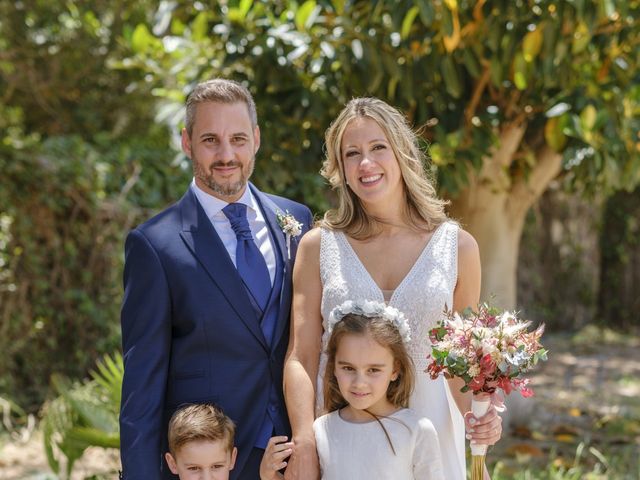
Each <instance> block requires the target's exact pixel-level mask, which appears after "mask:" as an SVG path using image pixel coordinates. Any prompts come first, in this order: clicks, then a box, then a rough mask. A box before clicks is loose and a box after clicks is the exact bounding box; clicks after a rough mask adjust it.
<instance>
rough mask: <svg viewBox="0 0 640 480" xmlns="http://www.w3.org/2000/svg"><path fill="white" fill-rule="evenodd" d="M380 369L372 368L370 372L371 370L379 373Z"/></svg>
mask: <svg viewBox="0 0 640 480" xmlns="http://www.w3.org/2000/svg"><path fill="white" fill-rule="evenodd" d="M379 371H380V369H379V368H370V369H369V372H371V373H378V372H379Z"/></svg>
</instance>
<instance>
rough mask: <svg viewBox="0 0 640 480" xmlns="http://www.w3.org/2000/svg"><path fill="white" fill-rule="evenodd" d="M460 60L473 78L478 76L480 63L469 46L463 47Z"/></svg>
mask: <svg viewBox="0 0 640 480" xmlns="http://www.w3.org/2000/svg"><path fill="white" fill-rule="evenodd" d="M462 61H463V63H464V66H465V67H466V69H467V71H468V72H469V73H470V74H471V76H472V77H473V78H478V77H479V76H480V73H481V72H480V69H481V67H480V63H479V62H478V60H477V59H476V56H475V54H474V53H473V50H472V49H471V48H465V49H464V52H463V53H462Z"/></svg>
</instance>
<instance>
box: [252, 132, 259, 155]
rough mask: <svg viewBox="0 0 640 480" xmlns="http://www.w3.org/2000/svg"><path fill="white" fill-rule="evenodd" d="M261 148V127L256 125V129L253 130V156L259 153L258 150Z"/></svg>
mask: <svg viewBox="0 0 640 480" xmlns="http://www.w3.org/2000/svg"><path fill="white" fill-rule="evenodd" d="M259 148H260V127H259V126H257V125H256V128H254V129H253V154H254V155H255V154H256V153H258V149H259Z"/></svg>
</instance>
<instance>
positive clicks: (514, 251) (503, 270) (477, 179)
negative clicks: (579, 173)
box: [449, 124, 562, 309]
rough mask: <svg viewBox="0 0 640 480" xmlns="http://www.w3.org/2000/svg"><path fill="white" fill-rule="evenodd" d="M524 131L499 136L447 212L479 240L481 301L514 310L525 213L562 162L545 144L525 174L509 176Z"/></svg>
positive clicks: (513, 128) (513, 130)
mask: <svg viewBox="0 0 640 480" xmlns="http://www.w3.org/2000/svg"><path fill="white" fill-rule="evenodd" d="M525 130H526V125H525V124H520V125H510V126H508V127H507V128H505V129H504V130H503V131H502V132H501V134H500V141H499V146H498V147H497V148H496V149H494V150H493V151H492V152H490V156H487V157H486V158H485V159H484V163H483V166H482V168H481V170H480V171H479V172H476V171H470V172H469V178H470V180H469V185H468V186H467V187H466V188H465V189H464V190H463V191H462V192H461V194H460V195H459V196H458V197H456V198H454V199H452V202H451V207H450V209H449V213H450V215H451V216H452V217H453V218H455V219H457V220H459V221H460V223H461V224H462V227H463V228H464V229H465V230H467V231H468V232H469V233H471V234H472V235H473V236H474V238H475V239H476V241H477V242H478V246H479V248H480V261H481V262H482V292H481V299H482V300H483V301H490V303H491V304H493V305H495V306H497V307H500V308H505V309H514V308H515V307H516V293H517V292H516V281H517V277H516V273H517V267H518V251H519V247H520V237H521V235H522V229H523V226H524V221H525V217H526V214H527V211H528V210H529V208H530V207H531V205H533V203H534V202H535V201H537V200H538V198H539V197H540V196H541V195H542V193H543V192H544V191H545V190H546V189H547V187H548V185H549V183H550V182H551V180H553V179H554V178H555V177H556V176H557V175H558V174H559V172H560V167H561V159H562V156H561V154H559V153H556V152H555V151H553V150H551V149H550V148H549V147H546V146H544V147H542V148H541V149H540V150H539V151H538V152H536V158H537V162H536V165H535V166H534V167H533V169H532V170H531V171H530V172H529V173H528V175H522V176H521V177H520V178H512V177H510V176H509V175H508V173H507V172H509V166H510V165H511V163H512V162H513V159H514V157H515V155H516V153H517V152H518V150H519V148H520V144H521V141H522V137H523V136H524V133H525Z"/></svg>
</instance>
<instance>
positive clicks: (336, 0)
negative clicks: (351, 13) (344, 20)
mask: <svg viewBox="0 0 640 480" xmlns="http://www.w3.org/2000/svg"><path fill="white" fill-rule="evenodd" d="M344 3H345V0H331V4H332V5H333V9H334V10H335V12H336V13H337V14H338V15H342V14H343V13H344Z"/></svg>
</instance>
